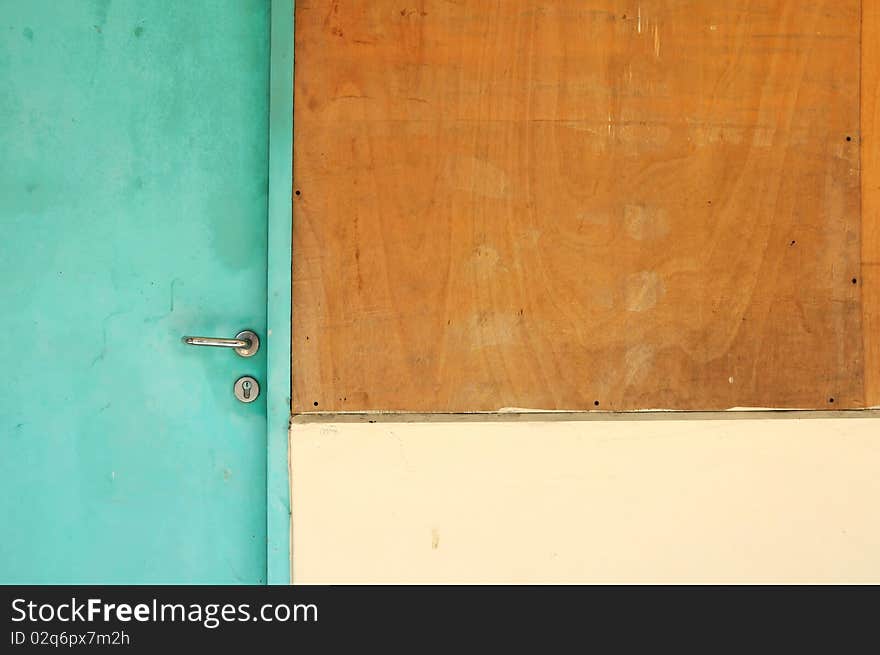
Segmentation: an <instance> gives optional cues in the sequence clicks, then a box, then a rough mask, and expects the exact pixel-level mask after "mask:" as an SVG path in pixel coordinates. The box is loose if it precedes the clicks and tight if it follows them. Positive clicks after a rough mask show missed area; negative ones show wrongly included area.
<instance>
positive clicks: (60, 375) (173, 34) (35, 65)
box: [0, 0, 269, 583]
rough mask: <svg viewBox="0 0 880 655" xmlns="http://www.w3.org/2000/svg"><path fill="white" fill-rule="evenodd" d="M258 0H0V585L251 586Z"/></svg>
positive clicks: (261, 100)
mask: <svg viewBox="0 0 880 655" xmlns="http://www.w3.org/2000/svg"><path fill="white" fill-rule="evenodd" d="M268 76H269V1H268V0H223V1H218V0H187V1H186V2H180V1H179V0H150V2H143V1H139V0H112V1H111V0H96V1H86V0H66V1H65V2H58V1H57V0H28V1H27V2H23V1H22V0H0V81H2V84H0V171H2V175H0V227H2V234H3V240H2V242H0V306H2V308H3V321H2V325H3V330H4V331H5V333H6V334H7V335H13V336H12V338H11V339H4V340H3V345H2V346H0V364H2V371H3V373H2V375H0V485H2V486H0V524H2V538H0V582H3V583H15V582H33V583H55V582H109V583H123V582H138V583H147V582H168V583H185V582H204V583H236V582H241V583H259V582H264V581H265V579H266V434H265V429H266V423H265V421H266V417H265V411H266V405H265V395H264V396H263V397H262V398H261V399H260V400H259V401H257V402H256V403H254V404H252V405H243V404H241V403H239V402H238V401H236V399H235V398H234V397H233V395H232V393H231V389H232V384H233V382H234V381H235V379H236V378H237V377H238V376H240V375H243V374H250V375H254V376H255V377H257V378H258V379H260V380H264V376H265V369H266V360H265V349H264V351H263V352H262V353H261V354H260V355H258V356H257V357H255V358H253V359H250V360H244V359H241V358H239V357H237V356H235V355H234V354H233V353H231V352H229V351H225V350H219V349H207V348H194V347H188V346H185V345H183V344H182V343H181V341H180V337H181V336H182V335H184V334H206V335H217V336H232V335H234V334H235V333H236V332H237V331H238V330H240V329H242V328H252V329H255V330H256V331H257V332H259V333H260V334H261V335H263V334H265V328H266V229H267V227H266V214H267V184H268V181H267V175H268V170H267V157H268V151H267V148H268V146H267V139H268V92H269V79H268Z"/></svg>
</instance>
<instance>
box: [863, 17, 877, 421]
mask: <svg viewBox="0 0 880 655" xmlns="http://www.w3.org/2000/svg"><path fill="white" fill-rule="evenodd" d="M861 136H862V143H861V147H862V279H861V286H862V315H863V317H864V319H863V325H862V329H863V334H864V340H865V402H866V404H867V405H868V406H870V407H877V406H880V2H878V1H877V0H863V3H862V135H861Z"/></svg>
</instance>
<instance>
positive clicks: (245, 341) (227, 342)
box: [183, 330, 260, 357]
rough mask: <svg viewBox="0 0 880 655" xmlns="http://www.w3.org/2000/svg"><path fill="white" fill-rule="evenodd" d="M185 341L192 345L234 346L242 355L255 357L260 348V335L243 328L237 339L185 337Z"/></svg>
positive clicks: (236, 336)
mask: <svg viewBox="0 0 880 655" xmlns="http://www.w3.org/2000/svg"><path fill="white" fill-rule="evenodd" d="M183 342H184V343H186V344H189V345H190V346H212V347H214V348H234V349H235V352H236V353H238V354H239V355H240V356H241V357H253V356H254V355H256V354H257V351H258V350H259V349H260V337H258V336H257V335H256V333H255V332H252V331H250V330H242V331H241V332H239V333H238V334H236V335H235V339H220V338H217V337H184V338H183Z"/></svg>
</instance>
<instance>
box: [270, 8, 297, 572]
mask: <svg viewBox="0 0 880 655" xmlns="http://www.w3.org/2000/svg"><path fill="white" fill-rule="evenodd" d="M293 2H294V0H272V4H271V14H270V16H271V29H270V34H271V46H270V52H271V57H270V91H269V94H270V96H269V162H268V165H269V206H268V211H269V217H268V224H269V226H268V235H267V238H268V244H269V245H268V256H269V265H268V307H267V314H268V316H267V324H266V327H267V330H266V337H267V338H266V342H267V352H268V356H267V360H268V361H267V366H266V582H267V583H268V584H276V585H283V584H289V583H290V476H289V466H288V457H289V456H288V443H289V442H288V430H289V426H290V330H291V326H290V319H291V300H290V270H291V268H290V266H291V245H292V243H291V241H292V234H291V224H290V217H291V215H292V211H293V203H292V197H291V193H292V189H293Z"/></svg>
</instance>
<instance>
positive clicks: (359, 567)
mask: <svg viewBox="0 0 880 655" xmlns="http://www.w3.org/2000/svg"><path fill="white" fill-rule="evenodd" d="M291 457H292V503H293V580H294V582H295V583H345V582H520V583H531V582H792V581H796V582H842V581H848V582H853V581H858V582H880V422H878V420H877V419H876V418H852V419H790V418H789V419H760V420H751V419H750V420H678V419H677V420H669V419H664V420H633V421H620V420H615V421H597V420H587V421H582V422H552V421H548V422H514V423H499V422H484V423H477V422H464V423H461V422H440V423H375V424H369V423H356V424H351V423H349V424H343V423H334V424H309V425H294V426H293V428H292V431H291Z"/></svg>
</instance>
